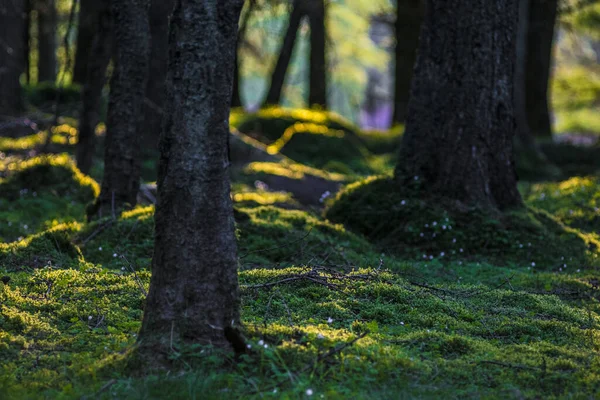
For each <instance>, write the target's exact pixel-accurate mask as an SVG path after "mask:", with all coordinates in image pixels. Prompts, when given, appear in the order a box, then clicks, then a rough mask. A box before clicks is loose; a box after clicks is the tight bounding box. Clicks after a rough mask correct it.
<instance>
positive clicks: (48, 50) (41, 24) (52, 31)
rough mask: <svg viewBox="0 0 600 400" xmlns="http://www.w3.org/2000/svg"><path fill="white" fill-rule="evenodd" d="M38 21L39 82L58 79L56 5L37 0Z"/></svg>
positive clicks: (51, 0)
mask: <svg viewBox="0 0 600 400" xmlns="http://www.w3.org/2000/svg"><path fill="white" fill-rule="evenodd" d="M35 4H36V7H35V8H36V11H37V16H38V17H37V22H38V51H39V53H38V82H52V83H54V82H55V81H56V18H57V16H56V5H55V4H54V0H36V3H35Z"/></svg>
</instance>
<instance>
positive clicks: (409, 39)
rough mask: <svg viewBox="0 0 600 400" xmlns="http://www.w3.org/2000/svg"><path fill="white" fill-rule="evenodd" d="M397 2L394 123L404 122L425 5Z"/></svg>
mask: <svg viewBox="0 0 600 400" xmlns="http://www.w3.org/2000/svg"><path fill="white" fill-rule="evenodd" d="M397 3H398V4H397V6H396V49H395V60H396V70H395V73H394V77H395V80H394V114H393V117H392V123H404V121H405V120H406V110H407V109H408V99H409V97H410V82H411V80H412V75H413V69H414V66H415V60H416V59H417V47H418V46H419V32H420V31H421V23H422V22H423V13H424V8H425V5H424V4H423V0H398V1H397Z"/></svg>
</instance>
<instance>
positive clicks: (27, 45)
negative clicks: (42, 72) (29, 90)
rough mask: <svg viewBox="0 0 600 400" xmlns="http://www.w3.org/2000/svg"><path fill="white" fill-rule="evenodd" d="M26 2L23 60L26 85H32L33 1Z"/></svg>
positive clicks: (26, 0)
mask: <svg viewBox="0 0 600 400" xmlns="http://www.w3.org/2000/svg"><path fill="white" fill-rule="evenodd" d="M24 1H25V24H24V26H23V57H24V58H23V59H24V64H23V65H24V67H23V68H24V69H25V83H26V84H28V85H29V84H30V83H31V68H30V67H31V65H30V61H29V55H30V52H31V47H30V46H31V44H30V40H31V0H24Z"/></svg>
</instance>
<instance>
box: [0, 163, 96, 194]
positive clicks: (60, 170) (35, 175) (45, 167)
mask: <svg viewBox="0 0 600 400" xmlns="http://www.w3.org/2000/svg"><path fill="white" fill-rule="evenodd" d="M0 174H1V175H2V176H5V178H3V179H2V180H0V197H2V198H6V199H10V200H14V199H18V198H19V197H20V196H21V195H22V194H23V193H28V192H31V193H37V194H38V195H39V194H41V193H43V192H50V193H53V194H55V195H57V196H63V197H69V198H71V199H72V200H73V201H79V202H82V203H85V202H89V201H91V200H93V199H94V198H95V197H96V196H98V194H99V193H100V188H99V186H98V184H97V183H96V181H94V180H93V179H92V178H90V177H89V176H86V175H84V174H82V173H81V171H79V169H77V167H76V166H75V163H74V162H73V160H72V159H71V158H70V157H69V156H68V155H67V154H60V155H43V156H38V157H34V158H31V159H28V160H24V161H15V162H11V163H8V164H2V169H1V170H0Z"/></svg>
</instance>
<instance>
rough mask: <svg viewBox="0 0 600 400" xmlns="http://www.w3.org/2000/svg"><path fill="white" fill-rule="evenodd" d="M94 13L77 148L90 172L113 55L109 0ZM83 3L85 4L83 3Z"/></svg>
mask: <svg viewBox="0 0 600 400" xmlns="http://www.w3.org/2000/svg"><path fill="white" fill-rule="evenodd" d="M102 5H103V8H102V9H98V10H97V12H95V13H94V16H95V17H96V20H95V21H92V22H90V23H92V24H93V25H94V26H95V27H96V28H97V29H96V32H95V34H94V37H93V40H92V42H91V47H90V48H89V49H85V55H87V56H88V57H89V60H88V61H86V62H85V65H86V66H85V73H86V77H85V80H84V84H83V90H82V95H81V101H82V110H81V114H80V115H81V116H80V119H79V135H78V141H77V148H76V159H77V167H78V168H79V169H80V170H81V171H82V172H84V173H89V171H90V168H91V167H92V162H93V158H94V153H95V147H96V136H95V132H96V126H97V125H98V122H100V106H101V101H102V89H103V88H104V85H105V83H106V69H107V68H108V64H109V62H110V59H111V56H112V47H113V20H112V18H113V17H112V14H111V11H110V4H109V2H108V1H104V2H102ZM82 6H83V5H82Z"/></svg>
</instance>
